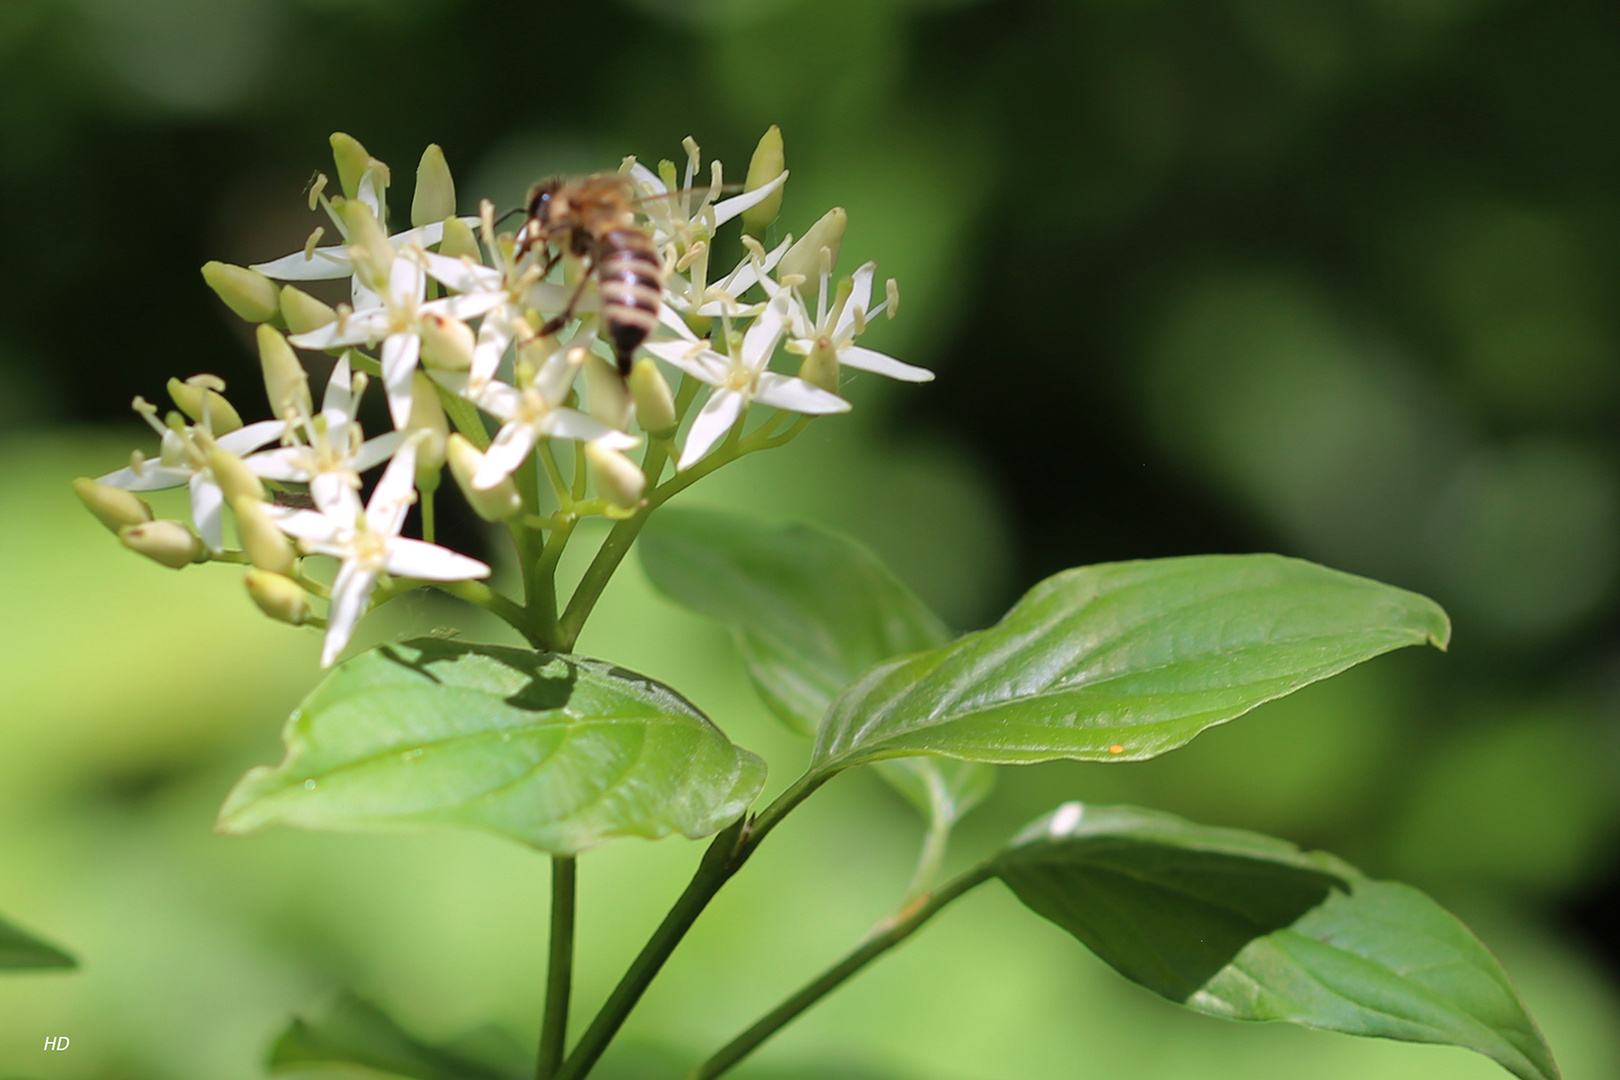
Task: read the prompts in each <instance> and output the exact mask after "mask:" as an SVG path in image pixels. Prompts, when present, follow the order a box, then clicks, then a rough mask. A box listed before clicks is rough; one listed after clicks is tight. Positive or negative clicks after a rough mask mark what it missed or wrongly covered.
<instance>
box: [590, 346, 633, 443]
mask: <svg viewBox="0 0 1620 1080" xmlns="http://www.w3.org/2000/svg"><path fill="white" fill-rule="evenodd" d="M585 404H586V406H587V409H588V411H589V412H590V414H591V415H592V416H594V417H596V419H598V420H600V421H601V422H602V423H604V424H606V425H607V426H608V427H610V428H622V427H625V426H626V425H627V424H629V422H630V392H629V390H628V388H626V386H625V385H624V378H623V377H622V376H621V375H620V374H619V369H618V368H617V367H615V366H614V365H613V364H610V363H608V362H607V361H606V360H604V359H602V358H601V357H600V356H597V355H596V354H595V353H588V354H586V356H585Z"/></svg>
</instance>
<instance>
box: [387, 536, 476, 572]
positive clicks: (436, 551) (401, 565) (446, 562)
mask: <svg viewBox="0 0 1620 1080" xmlns="http://www.w3.org/2000/svg"><path fill="white" fill-rule="evenodd" d="M388 572H389V573H390V574H393V575H394V576H395V577H403V578H418V579H420V580H422V581H465V580H467V579H468V578H484V577H489V567H487V566H485V565H484V564H483V563H481V562H479V561H478V560H477V559H469V558H468V557H467V556H465V555H458V554H456V553H455V552H454V551H451V550H450V549H449V548H445V547H440V546H439V545H438V544H429V543H427V542H426V541H423V540H412V539H409V538H408V537H395V538H394V539H392V540H390V541H389V542H388Z"/></svg>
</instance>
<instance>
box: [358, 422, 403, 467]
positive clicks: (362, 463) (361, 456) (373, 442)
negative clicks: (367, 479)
mask: <svg viewBox="0 0 1620 1080" xmlns="http://www.w3.org/2000/svg"><path fill="white" fill-rule="evenodd" d="M409 434H410V432H408V431H390V432H389V433H388V434H387V435H379V436H377V437H376V438H375V439H367V440H366V441H365V442H363V443H361V444H360V449H359V450H357V451H355V455H354V457H353V458H351V459H350V461H349V467H350V468H351V469H353V470H354V471H355V472H365V471H366V470H367V469H370V468H373V467H375V466H377V465H381V464H382V463H383V462H385V461H387V460H388V459H389V458H391V457H393V456H394V454H395V452H397V451H398V450H399V448H400V446H401V445H403V444H404V442H405V437H406V436H407V435H409Z"/></svg>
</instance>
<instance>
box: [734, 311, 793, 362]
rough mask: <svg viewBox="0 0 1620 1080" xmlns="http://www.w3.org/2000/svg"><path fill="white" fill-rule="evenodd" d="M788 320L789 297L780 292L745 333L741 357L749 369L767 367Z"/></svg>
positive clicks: (741, 360)
mask: <svg viewBox="0 0 1620 1080" xmlns="http://www.w3.org/2000/svg"><path fill="white" fill-rule="evenodd" d="M787 321H788V298H787V297H786V296H784V295H781V294H778V295H777V296H776V297H775V298H774V299H773V300H771V302H770V303H769V304H767V305H766V307H765V310H764V311H763V312H761V313H760V316H759V318H757V319H755V320H754V321H753V322H752V323H750V324H749V326H748V332H747V333H746V334H744V335H743V342H742V356H741V357H740V358H739V360H740V362H741V363H742V366H743V367H745V368H747V369H748V370H749V371H763V370H764V369H765V365H766V364H768V363H770V361H771V354H773V353H775V352H776V343H777V342H778V341H780V340H782V333H783V332H784V331H785V330H786V329H787Z"/></svg>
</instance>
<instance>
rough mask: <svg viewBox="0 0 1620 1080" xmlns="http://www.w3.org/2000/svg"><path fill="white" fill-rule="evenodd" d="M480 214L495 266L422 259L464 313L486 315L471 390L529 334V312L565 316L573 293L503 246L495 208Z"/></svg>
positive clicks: (590, 306)
mask: <svg viewBox="0 0 1620 1080" xmlns="http://www.w3.org/2000/svg"><path fill="white" fill-rule="evenodd" d="M481 209H482V211H483V213H482V214H481V215H480V219H479V220H480V224H481V229H482V231H483V237H484V248H485V250H487V251H488V252H489V255H490V261H491V262H492V263H493V265H492V266H484V265H483V264H481V263H477V262H474V261H473V260H472V259H470V258H460V259H452V258H449V257H448V256H445V255H438V254H435V253H434V252H431V251H429V252H424V253H423V254H422V260H423V262H422V265H423V266H424V268H425V269H426V270H427V272H428V273H429V274H430V275H432V277H433V278H434V279H435V280H437V281H439V282H440V283H442V284H443V285H444V286H445V287H446V288H448V289H451V290H452V291H454V292H456V293H458V294H459V295H460V298H461V299H460V304H461V305H462V307H463V309H464V310H473V311H480V310H481V311H482V312H484V321H483V322H482V323H480V324H479V327H478V340H477V343H476V345H475V346H474V347H473V361H472V369H471V370H470V371H469V373H468V379H467V385H468V388H469V390H470V391H476V390H477V389H478V388H479V387H481V386H482V385H483V384H484V383H486V382H488V381H489V380H490V379H492V378H494V377H495V373H496V371H497V369H498V368H499V367H500V363H501V357H503V356H505V355H506V350H507V348H508V347H509V346H510V345H511V344H512V339H513V338H514V337H516V336H519V335H520V334H521V335H525V336H526V335H527V334H528V333H530V330H529V326H528V322H527V319H526V314H527V311H528V309H530V308H533V309H535V310H538V311H542V312H545V311H561V310H562V309H563V308H564V307H565V306H567V304H568V297H569V295H570V293H571V292H572V290H571V289H568V288H566V287H564V286H562V285H555V284H552V283H550V282H546V281H542V280H541V279H540V267H539V266H538V265H536V264H535V262H534V261H533V260H532V259H516V258H514V257H513V251H512V244H511V241H510V240H506V241H503V240H501V239H500V238H498V237H496V235H495V220H494V219H495V212H494V207H493V206H492V205H491V204H490V203H489V202H488V201H486V202H485V203H484V204H483V206H482V207H481ZM595 306H596V298H595V297H594V296H589V297H585V298H584V299H583V300H582V302H581V303H580V304H579V306H578V310H579V311H580V312H582V313H583V312H587V311H591V310H594V309H595ZM469 317H470V316H469Z"/></svg>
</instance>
